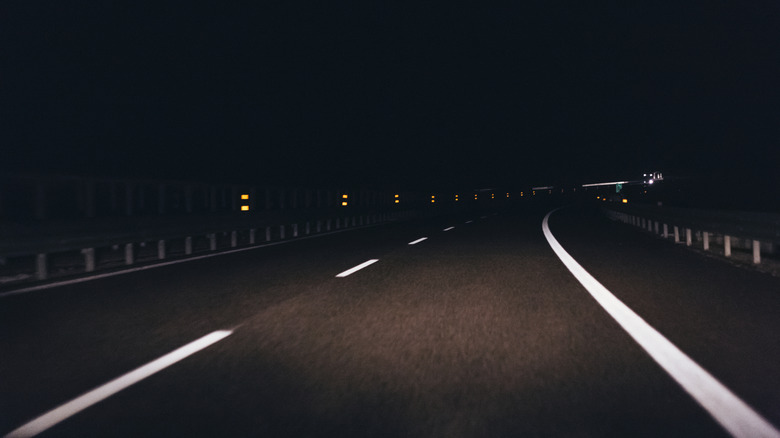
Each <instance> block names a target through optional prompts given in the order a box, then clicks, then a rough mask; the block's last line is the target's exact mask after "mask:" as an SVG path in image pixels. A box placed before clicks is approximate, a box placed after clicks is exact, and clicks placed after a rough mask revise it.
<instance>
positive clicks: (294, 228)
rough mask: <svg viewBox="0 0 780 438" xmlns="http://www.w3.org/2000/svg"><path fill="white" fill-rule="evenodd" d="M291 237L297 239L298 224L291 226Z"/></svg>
mask: <svg viewBox="0 0 780 438" xmlns="http://www.w3.org/2000/svg"><path fill="white" fill-rule="evenodd" d="M292 236H293V237H298V224H293V225H292Z"/></svg>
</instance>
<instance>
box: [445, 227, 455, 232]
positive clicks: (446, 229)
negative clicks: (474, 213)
mask: <svg viewBox="0 0 780 438" xmlns="http://www.w3.org/2000/svg"><path fill="white" fill-rule="evenodd" d="M454 228H455V227H448V228H445V229H443V230H442V231H449V230H452V229H454Z"/></svg>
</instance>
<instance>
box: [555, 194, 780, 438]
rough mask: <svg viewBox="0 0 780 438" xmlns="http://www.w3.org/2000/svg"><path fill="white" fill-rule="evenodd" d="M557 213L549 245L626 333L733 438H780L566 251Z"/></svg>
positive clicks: (769, 425) (764, 421)
mask: <svg viewBox="0 0 780 438" xmlns="http://www.w3.org/2000/svg"><path fill="white" fill-rule="evenodd" d="M557 210H558V209H556V210H553V211H551V212H549V213H547V215H546V216H545V217H544V220H543V221H542V231H543V232H544V237H545V238H546V239H547V243H549V244H550V247H551V248H552V249H553V251H555V254H556V255H557V256H558V258H559V259H560V260H561V262H563V264H564V265H565V266H566V268H567V269H568V270H569V271H570V272H571V273H572V275H574V277H575V278H576V279H577V281H579V282H580V283H581V284H582V285H583V286H584V287H585V289H586V290H587V291H588V293H590V294H591V296H593V298H594V299H595V300H596V301H597V302H598V303H599V304H600V305H601V307H603V308H604V310H606V311H607V313H609V315H610V316H611V317H612V318H614V319H615V321H617V323H618V324H620V326H621V327H623V330H625V331H626V332H627V333H628V334H629V335H630V336H631V337H632V338H633V339H634V341H636V342H637V343H638V344H639V346H641V347H642V348H643V349H644V350H645V351H646V352H647V353H648V354H649V355H650V357H652V358H653V360H654V361H655V362H656V363H658V365H660V366H661V367H662V368H663V369H664V370H665V371H666V372H667V373H668V374H669V375H670V376H671V377H672V378H673V379H674V380H675V381H677V383H678V384H679V385H680V386H682V388H683V389H684V390H685V391H686V392H687V393H688V394H689V395H690V396H691V397H693V399H694V400H696V402H697V403H698V404H699V405H701V407H703V408H704V409H705V410H706V411H707V412H709V414H710V415H711V416H712V418H714V419H715V421H717V422H718V423H719V424H720V425H721V426H723V428H725V429H726V430H727V431H728V432H729V433H731V435H732V436H734V437H738V438H743V437H744V438H754V437H773V438H780V431H778V430H777V429H775V428H774V426H772V424H771V423H769V422H768V421H767V420H766V419H764V418H763V417H762V416H761V415H760V414H758V413H757V412H756V411H754V410H753V409H752V408H751V407H750V406H748V405H747V403H745V402H744V401H742V400H741V399H740V398H739V397H737V396H736V395H735V394H734V393H732V392H731V391H730V390H729V389H728V388H726V386H725V385H723V384H722V383H720V382H719V381H718V380H717V379H716V378H715V377H713V376H712V375H711V374H710V373H708V372H707V371H706V370H705V369H704V368H702V367H701V366H699V364H697V363H696V362H694V361H693V359H691V358H690V357H688V356H687V355H686V354H685V353H683V352H682V351H681V350H680V349H679V348H677V346H675V345H674V344H672V342H671V341H669V340H668V339H666V338H665V337H664V336H663V335H661V334H660V333H659V332H658V331H657V330H655V329H654V328H653V327H652V326H650V324H648V323H647V322H645V320H643V319H642V318H641V317H640V316H639V315H637V314H636V313H635V312H634V311H633V310H631V309H630V308H629V307H628V306H626V305H625V304H623V302H622V301H620V300H619V299H618V298H617V297H616V296H614V295H613V294H612V293H611V292H610V291H609V290H608V289H607V288H606V287H604V286H603V285H602V284H601V283H599V282H598V281H597V280H596V279H595V278H594V277H593V276H592V275H590V274H589V273H588V271H586V270H585V269H584V268H583V267H582V266H581V265H580V264H579V263H577V261H576V260H574V258H573V257H572V256H571V255H569V253H567V252H566V250H565V249H563V247H562V246H561V244H560V243H558V241H557V240H556V239H555V237H554V236H553V234H552V232H550V227H549V218H550V215H551V214H552V213H554V212H556V211H557Z"/></svg>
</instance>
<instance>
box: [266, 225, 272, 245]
mask: <svg viewBox="0 0 780 438" xmlns="http://www.w3.org/2000/svg"><path fill="white" fill-rule="evenodd" d="M265 241H266V242H270V241H271V227H265Z"/></svg>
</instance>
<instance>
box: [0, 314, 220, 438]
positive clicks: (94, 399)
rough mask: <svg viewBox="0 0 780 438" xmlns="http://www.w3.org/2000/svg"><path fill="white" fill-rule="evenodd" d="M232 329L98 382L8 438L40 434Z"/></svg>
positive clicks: (211, 342) (211, 335)
mask: <svg viewBox="0 0 780 438" xmlns="http://www.w3.org/2000/svg"><path fill="white" fill-rule="evenodd" d="M232 333H233V332H232V331H231V330H217V331H215V332H212V333H209V334H208V335H206V336H204V337H202V338H200V339H197V340H195V341H192V342H190V343H189V344H187V345H185V346H183V347H181V348H178V349H176V350H174V351H172V352H170V353H168V354H166V355H165V356H163V357H161V358H159V359H156V360H154V361H152V362H149V363H148V364H146V365H143V366H141V367H140V368H136V369H135V370H133V371H130V372H129V373H127V374H125V375H123V376H121V377H118V378H116V379H114V380H112V381H110V382H108V383H106V384H105V385H102V386H99V387H97V388H95V389H93V390H92V391H89V392H88V393H86V394H84V395H82V396H80V397H77V398H75V399H73V400H71V401H69V402H67V403H65V404H63V405H61V406H59V407H57V408H55V409H53V410H51V411H49V412H47V413H45V414H43V415H41V416H40V417H38V418H36V419H34V420H32V421H30V422H29V423H27V424H25V425H24V426H21V427H19V428H18V429H15V430H13V431H11V432H10V433H9V434H7V435H6V436H5V438H18V437H31V436H34V435H37V434H39V433H41V432H43V431H45V430H47V429H49V428H50V427H52V426H54V425H56V424H58V423H60V422H62V421H64V420H66V419H68V418H69V417H71V416H73V415H75V414H77V413H79V412H81V411H83V410H84V409H86V408H88V407H90V406H92V405H94V404H95V403H98V402H100V401H103V400H105V399H106V398H108V397H111V396H112V395H114V394H116V393H117V392H119V391H121V390H123V389H125V388H127V387H128V386H131V385H133V384H136V383H138V382H140V381H141V380H143V379H145V378H147V377H149V376H151V375H152V374H154V373H156V372H158V371H161V370H163V369H165V368H167V367H169V366H171V365H173V364H175V363H176V362H178V361H180V360H182V359H184V358H186V357H187V356H190V355H192V354H195V353H197V352H198V351H200V350H203V349H204V348H206V347H208V346H210V345H212V344H214V343H216V342H219V341H221V340H222V339H224V338H226V337H228V336H230V335H231V334H232Z"/></svg>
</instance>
